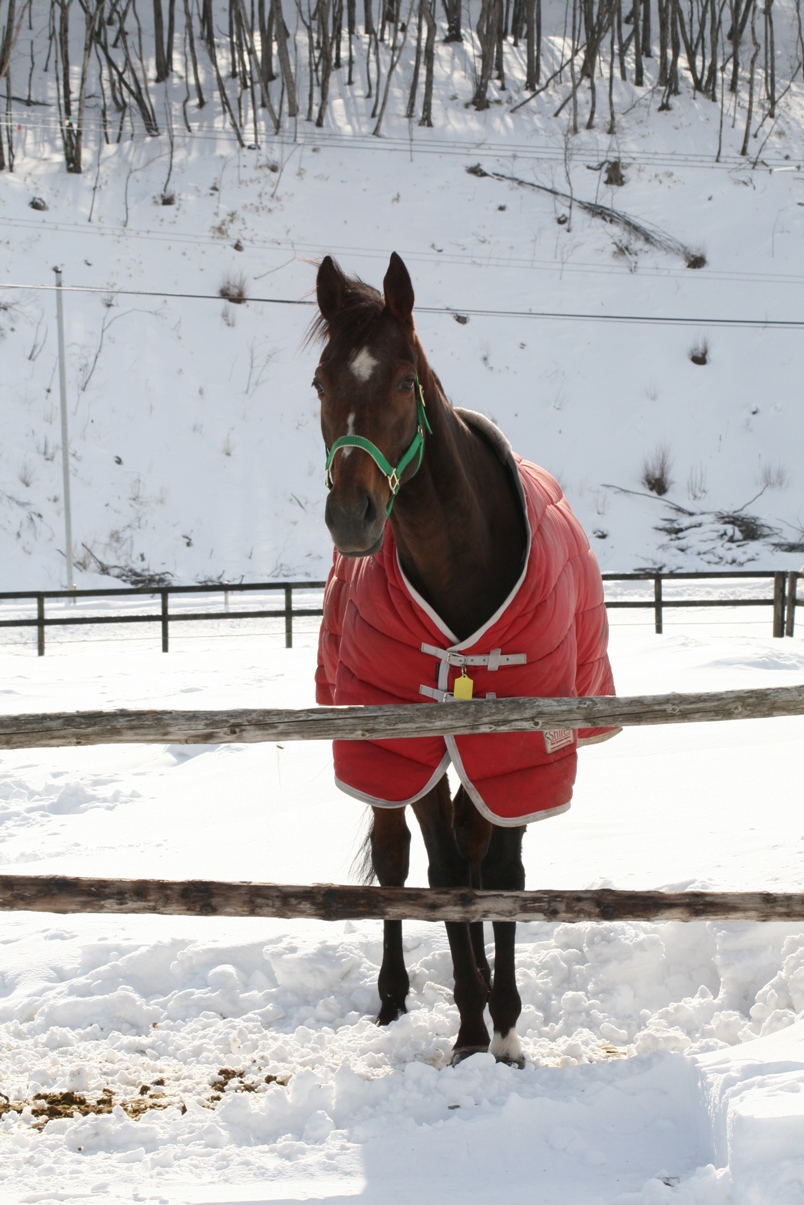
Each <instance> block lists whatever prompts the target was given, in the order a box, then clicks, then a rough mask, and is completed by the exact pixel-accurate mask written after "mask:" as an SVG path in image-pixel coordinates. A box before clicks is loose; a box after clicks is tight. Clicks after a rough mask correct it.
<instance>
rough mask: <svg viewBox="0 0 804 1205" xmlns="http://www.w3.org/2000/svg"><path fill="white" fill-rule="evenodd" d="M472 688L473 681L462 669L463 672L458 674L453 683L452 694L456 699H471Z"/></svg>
mask: <svg viewBox="0 0 804 1205" xmlns="http://www.w3.org/2000/svg"><path fill="white" fill-rule="evenodd" d="M473 690H474V683H473V682H472V679H471V678H470V677H469V675H468V674H467V672H466V670H464V671H463V673H462V674H459V675H458V677H457V678H456V679H455V685H454V687H453V688H452V693H453V696H454V697H455V698H456V699H471V697H472V691H473Z"/></svg>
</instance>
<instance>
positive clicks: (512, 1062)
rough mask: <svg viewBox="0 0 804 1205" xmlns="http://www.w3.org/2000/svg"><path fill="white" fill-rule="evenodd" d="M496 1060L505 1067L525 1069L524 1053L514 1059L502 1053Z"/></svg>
mask: <svg viewBox="0 0 804 1205" xmlns="http://www.w3.org/2000/svg"><path fill="white" fill-rule="evenodd" d="M497 1062H498V1063H503V1064H504V1065H505V1066H506V1067H516V1068H517V1069H518V1070H519V1071H524V1070H525V1056H524V1054H520V1055H519V1057H518V1058H515V1059H512V1058H508V1057H507V1056H506V1055H503V1056H502V1057H501V1058H498V1059H497Z"/></svg>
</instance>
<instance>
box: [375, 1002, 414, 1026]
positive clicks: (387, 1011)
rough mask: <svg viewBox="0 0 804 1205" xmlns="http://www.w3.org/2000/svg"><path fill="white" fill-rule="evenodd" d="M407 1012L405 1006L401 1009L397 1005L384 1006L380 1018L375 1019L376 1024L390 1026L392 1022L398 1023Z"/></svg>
mask: <svg viewBox="0 0 804 1205" xmlns="http://www.w3.org/2000/svg"><path fill="white" fill-rule="evenodd" d="M407 1011H408V1010H407V1009H406V1008H405V1006H404V1004H403V1005H402V1007H401V1008H400V1007H399V1006H398V1005H396V1004H383V1006H382V1008H381V1009H380V1011H379V1014H378V1016H377V1017H375V1019H374V1024H375V1025H390V1024H391V1022H392V1021H398V1020H399V1018H400V1017H401V1016H402V1014H403V1013H405V1012H407Z"/></svg>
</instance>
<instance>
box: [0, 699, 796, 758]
mask: <svg viewBox="0 0 804 1205" xmlns="http://www.w3.org/2000/svg"><path fill="white" fill-rule="evenodd" d="M802 714H804V686H779V687H771V688H767V689H764V690H727V691H711V692H699V693H691V694H664V695H633V696H630V697H628V696H624V697H616V696H608V695H607V696H603V697H599V698H580V699H494V700H490V701H489V700H484V699H478V700H473V701H471V702H462V703H460V704H456V705H445V704H442V705H440V706H438V705H433V704H426V703H424V704H423V703H406V704H401V705H399V706H394V707H314V708H308V709H306V710H298V711H295V710H262V709H256V708H254V709H241V710H236V711H128V710H123V711H76V712H73V713H68V714H57V713H56V714H54V713H48V712H44V713H39V714H34V715H7V716H3V717H1V718H0V749H47V748H58V747H60V746H64V745H136V744H152V743H156V744H159V743H161V742H162V741H168V742H171V743H178V744H186V745H211V744H224V743H227V742H234V743H237V744H254V743H258V742H261V741H311V740H312V741H317V740H320V741H329V740H347V741H348V740H377V739H388V738H392V737H400V738H401V737H415V736H433V735H435V734H438V735H442V736H461V735H465V734H468V733H490V732H532V731H534V730H542V731H543V730H545V729H547V730H550V729H554V728H600V727H604V728H609V727H611V728H619V727H643V726H645V725H653V724H686V723H709V722H712V721H723V720H751V719H767V718H769V717H772V716H792V715H802Z"/></svg>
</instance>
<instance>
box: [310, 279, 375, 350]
mask: <svg viewBox="0 0 804 1205" xmlns="http://www.w3.org/2000/svg"><path fill="white" fill-rule="evenodd" d="M343 281H344V290H343V300H342V302H341V305H340V307H339V309H338V311H337V313H336V314H335V315H334V316H333V317H332V318H331V319H327V318H325V317H324V315H323V314H317V315H316V317H315V318H314V319H313V321H312V322H311V323H310V327H309V329H308V331H307V336H306V338H305V341H304V344H305V346H309V345H310V344H311V343H315V342H319V341H323V340H327V341H328V343H329V349H330V352H329V354H330V355H331V356H334V357H339V356H347V355H350V354H352V353H353V352H355V351H359V350H360V349H361V348H362V347H365V346H366V344H367V343H368V342H369V341H370V340H371V336H372V334H373V333H374V329H375V327H376V325H377V322H378V320H379V317H380V315H381V314H382V312H383V309H384V308H385V299H384V297H383V295H382V293H380V292H379V291H378V290H377V289H375V288H373V287H372V286H371V285H368V284H366V282H365V281H364V280H361V279H360V277H359V276H344V277H343Z"/></svg>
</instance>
